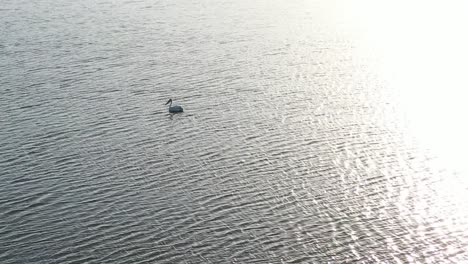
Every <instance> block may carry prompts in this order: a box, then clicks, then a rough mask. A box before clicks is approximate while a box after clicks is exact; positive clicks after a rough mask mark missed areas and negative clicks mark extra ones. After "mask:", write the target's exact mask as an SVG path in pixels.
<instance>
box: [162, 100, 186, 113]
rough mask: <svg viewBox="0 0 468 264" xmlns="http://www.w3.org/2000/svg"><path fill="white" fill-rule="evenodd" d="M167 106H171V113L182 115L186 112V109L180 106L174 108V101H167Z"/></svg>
mask: <svg viewBox="0 0 468 264" xmlns="http://www.w3.org/2000/svg"><path fill="white" fill-rule="evenodd" d="M166 105H169V113H181V112H183V111H184V109H183V108H182V106H180V105H174V106H172V99H169V101H167V103H166Z"/></svg>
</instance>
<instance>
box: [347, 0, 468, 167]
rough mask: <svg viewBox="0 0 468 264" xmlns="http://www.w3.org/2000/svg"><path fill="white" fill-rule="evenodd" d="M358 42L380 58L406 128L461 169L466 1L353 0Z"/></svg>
mask: <svg viewBox="0 0 468 264" xmlns="http://www.w3.org/2000/svg"><path fill="white" fill-rule="evenodd" d="M343 4H344V7H343V12H348V11H346V10H352V11H349V14H351V16H352V18H351V19H353V20H354V21H358V22H357V24H358V29H357V32H358V33H357V34H358V38H359V39H360V40H361V42H360V44H362V45H361V48H363V49H365V50H366V52H368V51H369V50H372V52H374V53H376V56H377V57H379V58H380V59H381V67H382V69H381V73H382V75H385V78H386V80H387V81H388V83H389V88H390V89H395V90H396V91H397V93H398V94H399V105H400V106H401V107H402V109H400V110H401V112H402V113H403V115H404V116H405V119H406V121H407V122H408V124H407V125H408V128H409V132H410V134H411V135H408V136H412V137H414V138H415V139H416V140H417V141H419V143H420V144H421V145H422V146H423V147H425V148H427V149H429V150H430V151H432V152H434V153H435V154H436V155H437V156H438V158H439V159H440V160H441V161H443V162H444V163H446V166H447V167H449V168H452V169H454V170H456V171H457V172H459V173H460V172H463V173H464V174H466V173H467V172H468V170H467V165H466V163H467V158H466V152H467V151H468V124H467V123H468V118H467V115H468V101H467V100H468V97H467V94H468V92H467V89H468V72H467V71H468V70H467V69H468V67H467V64H468V49H467V47H468V34H466V26H468V16H467V15H466V14H467V13H466V12H467V11H468V2H466V1H449V2H445V1H391V2H386V1H385V2H384V1H366V0H363V1H352V2H350V3H343Z"/></svg>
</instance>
